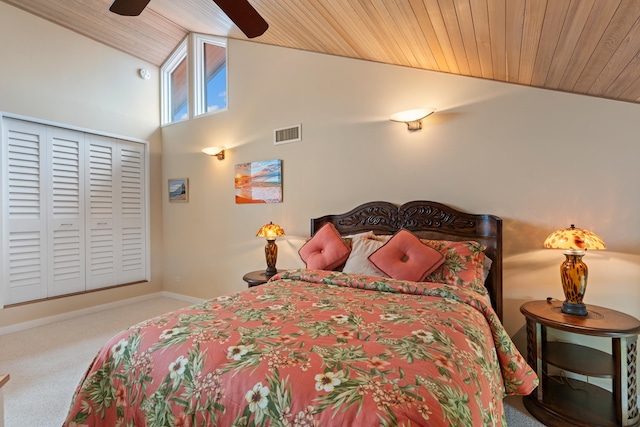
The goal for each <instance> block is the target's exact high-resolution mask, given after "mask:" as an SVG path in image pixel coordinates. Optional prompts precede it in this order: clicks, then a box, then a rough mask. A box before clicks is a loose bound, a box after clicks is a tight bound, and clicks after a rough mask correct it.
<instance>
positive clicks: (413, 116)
mask: <svg viewBox="0 0 640 427" xmlns="http://www.w3.org/2000/svg"><path fill="white" fill-rule="evenodd" d="M434 111H436V110H435V109H434V108H431V109H424V108H417V109H415V110H407V111H401V112H399V113H395V114H392V115H391V116H389V120H391V121H392V122H402V123H406V124H407V128H408V129H409V130H419V129H422V119H424V118H425V117H427V116H428V115H430V114H433V112H434Z"/></svg>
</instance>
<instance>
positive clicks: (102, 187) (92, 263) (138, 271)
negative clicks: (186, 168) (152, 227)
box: [86, 135, 147, 289]
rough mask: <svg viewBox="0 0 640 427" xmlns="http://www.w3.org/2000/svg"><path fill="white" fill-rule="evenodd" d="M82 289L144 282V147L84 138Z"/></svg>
mask: <svg viewBox="0 0 640 427" xmlns="http://www.w3.org/2000/svg"><path fill="white" fill-rule="evenodd" d="M86 142H87V164H88V165H89V171H88V173H89V184H88V185H89V196H88V197H89V199H88V204H87V218H88V224H89V227H88V229H87V233H88V234H87V247H88V251H87V258H88V259H87V265H88V267H87V289H98V288H104V287H106V286H113V285H116V284H124V283H131V282H137V281H141V280H146V260H147V254H146V252H147V249H146V248H147V245H146V225H145V218H146V216H145V215H146V212H145V209H146V208H145V207H146V203H145V176H146V171H145V152H144V150H145V147H144V145H142V144H137V143H132V142H127V141H122V140H119V139H112V138H107V137H102V136H97V135H87V136H86Z"/></svg>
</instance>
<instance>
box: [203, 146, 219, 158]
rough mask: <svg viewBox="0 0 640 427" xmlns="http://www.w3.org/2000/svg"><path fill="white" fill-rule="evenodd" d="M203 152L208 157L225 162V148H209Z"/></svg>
mask: <svg viewBox="0 0 640 427" xmlns="http://www.w3.org/2000/svg"><path fill="white" fill-rule="evenodd" d="M202 152H203V153H204V154H206V155H208V156H216V157H217V158H218V160H224V147H207V148H203V149H202Z"/></svg>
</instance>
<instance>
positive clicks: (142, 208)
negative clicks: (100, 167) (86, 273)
mask: <svg viewBox="0 0 640 427" xmlns="http://www.w3.org/2000/svg"><path fill="white" fill-rule="evenodd" d="M117 148H118V158H119V165H120V168H119V181H118V184H119V193H120V203H119V205H118V208H119V212H118V213H119V215H118V216H119V218H120V239H121V240H120V241H121V258H120V262H121V264H120V274H121V276H120V283H131V282H137V281H141V280H146V266H147V249H146V248H147V227H146V215H147V214H146V206H147V204H146V201H145V181H146V170H145V165H146V159H145V147H144V146H143V145H142V144H136V143H133V142H128V141H118V145H117Z"/></svg>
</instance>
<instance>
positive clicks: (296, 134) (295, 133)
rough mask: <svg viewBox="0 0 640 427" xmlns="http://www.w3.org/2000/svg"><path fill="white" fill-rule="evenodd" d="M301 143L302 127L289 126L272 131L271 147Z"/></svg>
mask: <svg viewBox="0 0 640 427" xmlns="http://www.w3.org/2000/svg"><path fill="white" fill-rule="evenodd" d="M298 141H302V125H295V126H289V127H286V128H280V129H275V130H274V131H273V145H278V144H288V143H290V142H298Z"/></svg>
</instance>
